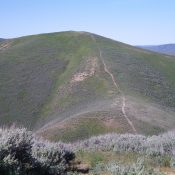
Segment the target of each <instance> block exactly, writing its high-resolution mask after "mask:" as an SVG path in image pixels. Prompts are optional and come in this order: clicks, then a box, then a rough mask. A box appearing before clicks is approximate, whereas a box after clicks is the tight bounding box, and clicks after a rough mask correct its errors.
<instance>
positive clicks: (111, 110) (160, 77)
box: [0, 32, 175, 141]
mask: <svg viewBox="0 0 175 175" xmlns="http://www.w3.org/2000/svg"><path fill="white" fill-rule="evenodd" d="M174 73H175V58H174V57H171V56H165V55H160V54H156V53H152V52H149V51H145V50H143V49H137V48H135V47H132V46H129V45H126V44H123V43H120V42H116V41H113V40H110V39H107V38H104V37H101V36H98V35H95V34H90V33H86V32H60V33H52V34H42V35H35V36H27V37H22V38H17V39H11V40H4V41H2V42H1V43H0V121H1V124H2V125H4V124H12V123H17V124H19V125H25V126H27V127H29V128H31V129H35V130H37V131H38V133H42V134H43V133H44V134H43V135H44V136H45V137H47V138H51V139H55V140H57V139H60V138H61V139H63V140H71V141H72V140H76V139H79V138H86V137H89V136H91V135H97V134H100V133H106V132H120V133H124V132H131V133H135V132H136V133H144V134H152V133H159V132H162V131H165V130H169V129H172V128H173V127H174V124H175V114H174V110H175V100H174V99H175V78H174ZM89 128H91V129H89Z"/></svg>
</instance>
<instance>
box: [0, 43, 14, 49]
mask: <svg viewBox="0 0 175 175" xmlns="http://www.w3.org/2000/svg"><path fill="white" fill-rule="evenodd" d="M11 44H12V41H5V42H3V43H2V44H0V51H1V50H5V49H8V48H9V47H10V46H11Z"/></svg>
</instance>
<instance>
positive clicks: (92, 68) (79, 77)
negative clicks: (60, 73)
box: [71, 57, 98, 83]
mask: <svg viewBox="0 0 175 175" xmlns="http://www.w3.org/2000/svg"><path fill="white" fill-rule="evenodd" d="M97 66H98V63H97V57H91V58H88V59H87V61H86V66H85V69H84V71H80V72H77V73H76V74H74V75H73V77H72V79H71V83H76V82H81V81H84V80H85V79H86V78H88V77H91V76H93V75H94V74H95V72H96V68H97Z"/></svg>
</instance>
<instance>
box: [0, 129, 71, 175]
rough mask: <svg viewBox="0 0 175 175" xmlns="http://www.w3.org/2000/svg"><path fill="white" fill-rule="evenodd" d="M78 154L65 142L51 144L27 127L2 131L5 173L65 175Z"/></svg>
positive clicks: (0, 170)
mask: <svg viewBox="0 0 175 175" xmlns="http://www.w3.org/2000/svg"><path fill="white" fill-rule="evenodd" d="M72 159H74V153H73V152H72V151H71V150H69V149H67V147H66V146H64V144H63V143H50V142H48V141H43V140H41V139H38V138H36V137H35V135H34V134H32V133H31V132H30V131H27V130H26V129H24V128H22V129H18V128H10V129H1V130H0V174H1V175H18V174H19V175H27V174H28V175H34V174H41V175H42V174H43V175H57V174H65V172H66V171H67V170H68V168H69V162H70V161H71V160H72Z"/></svg>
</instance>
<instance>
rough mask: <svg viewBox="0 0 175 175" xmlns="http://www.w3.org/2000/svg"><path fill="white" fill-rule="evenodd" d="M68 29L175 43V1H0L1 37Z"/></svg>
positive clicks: (132, 40)
mask: <svg viewBox="0 0 175 175" xmlns="http://www.w3.org/2000/svg"><path fill="white" fill-rule="evenodd" d="M67 30H75V31H88V32H93V33H97V34H100V35H103V36H106V37H109V38H113V39H115V40H118V41H122V42H125V43H129V44H134V45H137V44H138V45H139V44H142V45H143V44H163V43H175V0H0V38H12V37H19V36H24V35H31V34H38V33H48V32H59V31H67Z"/></svg>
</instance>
